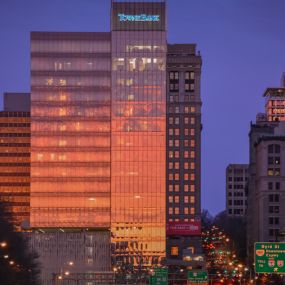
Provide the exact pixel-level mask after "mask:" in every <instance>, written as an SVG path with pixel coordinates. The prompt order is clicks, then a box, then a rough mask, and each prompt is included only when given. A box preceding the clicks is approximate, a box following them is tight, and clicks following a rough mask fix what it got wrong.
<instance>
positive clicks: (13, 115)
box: [0, 111, 30, 118]
mask: <svg viewBox="0 0 285 285" xmlns="http://www.w3.org/2000/svg"><path fill="white" fill-rule="evenodd" d="M0 117H5V118H20V117H30V112H10V111H9V112H0Z"/></svg>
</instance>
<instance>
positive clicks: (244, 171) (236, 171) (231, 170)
mask: <svg viewBox="0 0 285 285" xmlns="http://www.w3.org/2000/svg"><path fill="white" fill-rule="evenodd" d="M247 172H248V170H247V169H228V173H233V174H234V175H243V174H244V173H247Z"/></svg>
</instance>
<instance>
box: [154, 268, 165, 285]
mask: <svg viewBox="0 0 285 285" xmlns="http://www.w3.org/2000/svg"><path fill="white" fill-rule="evenodd" d="M150 284H151V285H168V270H167V268H154V272H153V275H152V276H150Z"/></svg>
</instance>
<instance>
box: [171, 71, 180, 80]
mask: <svg viewBox="0 0 285 285" xmlns="http://www.w3.org/2000/svg"><path fill="white" fill-rule="evenodd" d="M169 80H179V72H178V71H170V72H169Z"/></svg>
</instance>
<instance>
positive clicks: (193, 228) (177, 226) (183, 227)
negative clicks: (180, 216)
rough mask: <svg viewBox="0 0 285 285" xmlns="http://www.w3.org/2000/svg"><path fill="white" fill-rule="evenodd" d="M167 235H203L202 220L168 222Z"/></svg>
mask: <svg viewBox="0 0 285 285" xmlns="http://www.w3.org/2000/svg"><path fill="white" fill-rule="evenodd" d="M166 235H167V236H173V235H179V236H199V235H201V221H194V222H169V223H167V224H166Z"/></svg>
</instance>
